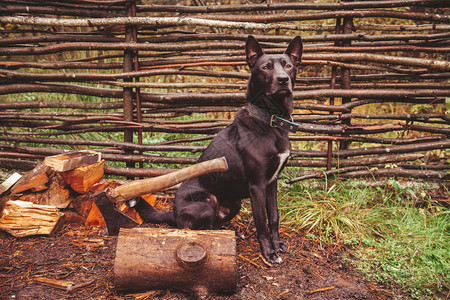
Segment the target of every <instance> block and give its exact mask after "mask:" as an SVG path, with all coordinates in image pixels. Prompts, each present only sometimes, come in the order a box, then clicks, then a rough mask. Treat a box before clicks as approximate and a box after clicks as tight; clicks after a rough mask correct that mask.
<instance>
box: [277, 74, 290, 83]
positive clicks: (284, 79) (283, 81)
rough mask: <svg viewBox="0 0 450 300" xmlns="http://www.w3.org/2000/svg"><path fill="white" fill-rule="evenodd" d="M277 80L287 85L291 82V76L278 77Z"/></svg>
mask: <svg viewBox="0 0 450 300" xmlns="http://www.w3.org/2000/svg"><path fill="white" fill-rule="evenodd" d="M277 80H278V82H279V83H280V84H286V83H287V82H288V81H289V76H286V75H282V76H278V77H277Z"/></svg>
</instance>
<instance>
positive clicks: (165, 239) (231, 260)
mask: <svg viewBox="0 0 450 300" xmlns="http://www.w3.org/2000/svg"><path fill="white" fill-rule="evenodd" d="M114 274H115V287H116V289H118V290H155V289H156V290H161V289H172V290H182V291H187V292H190V293H194V294H195V295H196V297H197V298H207V297H208V295H209V294H210V293H211V292H218V293H233V292H235V291H236V286H237V267H236V240H235V233H234V232H233V231H230V230H195V231H194V230H184V229H161V228H133V229H125V228H122V229H121V230H120V233H119V237H118V241H117V250H116V259H115V263H114Z"/></svg>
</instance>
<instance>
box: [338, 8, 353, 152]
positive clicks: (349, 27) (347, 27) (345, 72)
mask: <svg viewBox="0 0 450 300" xmlns="http://www.w3.org/2000/svg"><path fill="white" fill-rule="evenodd" d="M343 1H344V2H353V0H343ZM353 28H354V26H353V18H352V17H344V21H343V23H342V28H341V33H343V34H350V33H352V32H353ZM351 45H352V42H351V40H345V41H344V42H343V43H342V46H343V47H350V46H351ZM341 89H346V90H347V89H351V79H350V69H349V68H347V67H341ZM351 101H352V98H351V97H342V104H345V103H349V102H351ZM350 123H351V119H346V120H342V124H345V125H348V126H349V125H350ZM350 143H351V142H347V141H342V142H341V143H340V145H339V148H340V149H342V150H344V149H347V148H348V147H349V146H350Z"/></svg>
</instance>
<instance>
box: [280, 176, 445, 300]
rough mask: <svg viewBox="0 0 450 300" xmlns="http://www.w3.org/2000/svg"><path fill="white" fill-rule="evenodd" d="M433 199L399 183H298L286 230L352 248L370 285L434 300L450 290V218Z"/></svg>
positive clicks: (285, 213)
mask: <svg viewBox="0 0 450 300" xmlns="http://www.w3.org/2000/svg"><path fill="white" fill-rule="evenodd" d="M429 198H430V197H429V196H428V194H427V193H426V192H420V191H417V190H414V189H412V188H405V187H401V186H400V184H399V183H398V182H396V181H394V180H390V181H389V182H388V184H387V185H386V186H385V187H382V188H381V187H368V186H357V185H356V184H354V183H353V184H351V183H348V184H345V185H344V184H343V183H341V182H337V183H334V184H333V185H332V187H331V188H329V189H318V188H311V187H308V186H305V185H299V184H296V185H294V186H293V188H291V189H290V190H289V191H285V193H283V196H282V197H281V199H280V200H281V201H280V202H281V203H280V205H279V206H280V211H281V215H282V224H283V225H285V226H286V225H288V226H292V227H296V228H298V229H301V230H304V231H306V232H307V234H308V236H309V237H310V238H312V239H315V240H321V241H322V240H324V241H328V242H337V243H342V244H344V245H346V246H347V247H349V249H350V253H351V254H352V255H347V259H348V261H349V263H351V264H353V265H354V266H355V267H356V268H357V269H358V270H360V271H361V272H362V273H364V274H366V276H367V278H368V279H369V280H374V281H377V282H380V283H383V284H386V285H388V286H395V287H400V288H401V289H402V290H403V291H404V292H406V293H409V294H410V295H411V296H412V297H413V298H417V299H430V298H433V297H437V296H435V294H436V293H437V292H439V291H442V290H444V289H448V287H449V285H450V214H449V210H448V209H447V208H445V207H442V206H439V205H436V204H433V203H432V202H431V200H430V199H429ZM417 203H420V205H418V204H417Z"/></svg>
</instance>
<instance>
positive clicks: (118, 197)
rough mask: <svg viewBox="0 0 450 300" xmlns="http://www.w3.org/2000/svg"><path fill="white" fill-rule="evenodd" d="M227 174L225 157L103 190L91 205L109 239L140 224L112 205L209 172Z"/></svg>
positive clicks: (95, 195) (96, 194)
mask: <svg viewBox="0 0 450 300" xmlns="http://www.w3.org/2000/svg"><path fill="white" fill-rule="evenodd" d="M226 170H228V164H227V160H226V158H225V157H220V158H215V159H211V160H207V161H204V162H201V163H197V164H195V165H192V166H190V167H186V168H183V169H180V170H177V171H175V172H172V173H169V174H165V175H161V176H158V177H154V178H147V179H140V180H135V181H130V182H128V183H125V184H122V185H120V186H118V187H116V188H114V189H105V190H102V191H99V192H97V193H95V194H94V195H93V198H94V202H95V204H96V205H97V207H98V209H99V210H100V212H101V213H102V215H103V218H104V219H105V223H106V228H107V230H108V234H109V235H117V234H118V233H119V229H120V228H121V227H127V228H130V227H136V226H138V225H139V224H138V223H137V222H136V221H135V220H134V219H132V218H130V217H129V216H127V215H126V214H124V213H122V212H121V211H120V210H118V209H117V208H116V207H115V205H114V203H116V202H123V201H127V200H130V199H133V198H136V197H139V196H142V195H145V194H149V193H153V192H157V191H161V190H164V189H166V188H169V187H171V186H174V185H177V184H178V183H181V182H183V181H186V180H188V179H191V178H194V177H198V176H200V175H204V174H207V173H211V172H220V171H226Z"/></svg>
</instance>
